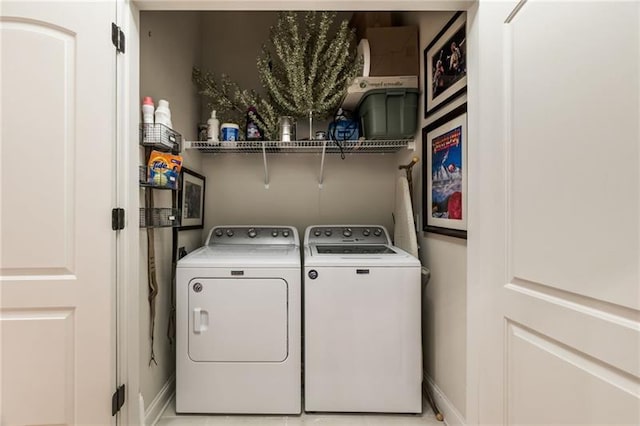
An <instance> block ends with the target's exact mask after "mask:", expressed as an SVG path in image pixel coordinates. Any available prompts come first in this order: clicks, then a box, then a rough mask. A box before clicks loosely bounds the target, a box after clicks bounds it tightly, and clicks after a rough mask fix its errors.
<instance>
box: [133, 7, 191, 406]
mask: <svg viewBox="0 0 640 426" xmlns="http://www.w3.org/2000/svg"><path fill="white" fill-rule="evenodd" d="M200 43H201V34H200V16H199V14H198V13H192V12H178V13H171V14H168V13H162V12H142V13H141V16H140V95H141V96H152V97H153V99H154V101H155V102H156V104H157V101H158V100H159V99H166V100H168V101H169V103H170V107H171V115H172V121H173V127H174V129H175V130H176V131H178V132H179V133H181V134H182V135H183V137H184V138H185V139H186V140H194V138H195V137H196V131H197V128H196V123H197V122H198V118H199V116H200V103H199V97H198V96H197V93H196V90H195V88H194V86H193V84H192V83H191V68H192V67H193V66H194V65H197V64H199V61H200V50H201V49H200ZM182 155H183V156H184V165H185V166H186V167H188V168H190V169H193V170H195V171H198V172H201V171H202V170H201V163H202V161H201V158H200V154H199V153H197V152H183V153H182ZM142 157H143V155H142V153H141V161H142ZM143 191H144V190H141V191H140V202H141V205H144V193H143ZM154 200H155V205H156V207H165V206H166V207H170V206H171V193H170V191H154ZM154 232H155V240H156V241H155V252H156V253H155V258H156V267H157V280H158V287H159V290H158V296H157V298H156V321H155V355H156V360H157V362H158V365H157V366H156V365H154V364H151V365H149V355H150V338H149V331H148V330H149V303H148V300H147V296H148V289H147V233H146V232H145V230H141V232H140V282H139V284H140V330H141V333H142V339H143V340H142V342H141V348H140V392H141V393H142V396H143V398H144V401H145V405H146V407H148V406H149V404H150V403H151V402H152V401H153V399H154V398H155V397H156V395H157V394H158V392H159V391H160V389H161V388H162V386H163V385H164V384H165V383H166V382H167V380H168V379H169V378H170V377H171V375H172V374H173V372H174V371H175V352H174V350H175V349H174V347H173V346H171V345H170V344H169V341H168V339H167V324H168V318H169V307H170V289H171V246H172V230H171V229H170V228H159V229H155V230H154ZM178 245H179V246H185V247H186V248H187V250H188V251H191V250H193V249H194V248H196V247H198V246H200V245H201V232H200V231H199V230H196V231H182V232H180V235H179V239H178Z"/></svg>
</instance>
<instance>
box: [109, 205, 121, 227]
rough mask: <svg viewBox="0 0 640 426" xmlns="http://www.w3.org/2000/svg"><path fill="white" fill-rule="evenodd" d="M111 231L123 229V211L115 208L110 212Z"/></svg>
mask: <svg viewBox="0 0 640 426" xmlns="http://www.w3.org/2000/svg"><path fill="white" fill-rule="evenodd" d="M111 229H113V230H114V231H119V230H121V229H124V209H121V208H115V209H112V210H111Z"/></svg>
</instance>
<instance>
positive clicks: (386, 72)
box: [365, 27, 420, 76]
mask: <svg viewBox="0 0 640 426" xmlns="http://www.w3.org/2000/svg"><path fill="white" fill-rule="evenodd" d="M365 34H366V37H365V38H366V39H367V40H368V41H369V47H370V49H371V68H370V70H369V76H398V75H416V76H417V75H420V56H419V53H418V27H380V28H367V30H366V32H365Z"/></svg>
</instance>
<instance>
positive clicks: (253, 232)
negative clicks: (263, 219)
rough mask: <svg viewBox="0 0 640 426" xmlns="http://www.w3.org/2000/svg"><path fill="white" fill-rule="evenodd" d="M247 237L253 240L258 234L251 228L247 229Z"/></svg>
mask: <svg viewBox="0 0 640 426" xmlns="http://www.w3.org/2000/svg"><path fill="white" fill-rule="evenodd" d="M247 235H248V236H249V238H255V237H256V236H257V235H258V233H257V232H256V230H255V229H253V228H251V229H249V232H247Z"/></svg>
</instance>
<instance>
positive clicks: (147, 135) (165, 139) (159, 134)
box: [140, 123, 182, 152]
mask: <svg viewBox="0 0 640 426" xmlns="http://www.w3.org/2000/svg"><path fill="white" fill-rule="evenodd" d="M140 144H141V145H143V146H149V147H152V148H155V149H159V150H162V151H167V150H168V151H172V152H180V151H181V148H182V135H181V134H180V133H178V132H176V131H175V130H173V129H171V128H169V127H167V126H165V125H164V124H153V123H142V124H140Z"/></svg>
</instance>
